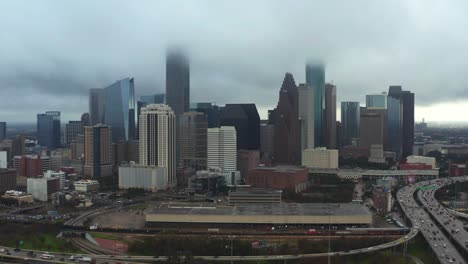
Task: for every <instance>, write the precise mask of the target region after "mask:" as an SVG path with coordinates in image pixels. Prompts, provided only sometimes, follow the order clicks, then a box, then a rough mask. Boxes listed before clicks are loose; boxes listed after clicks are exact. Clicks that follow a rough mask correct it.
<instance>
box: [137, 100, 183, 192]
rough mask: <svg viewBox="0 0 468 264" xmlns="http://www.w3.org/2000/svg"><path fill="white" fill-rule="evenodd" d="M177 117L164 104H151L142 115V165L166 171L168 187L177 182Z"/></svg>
mask: <svg viewBox="0 0 468 264" xmlns="http://www.w3.org/2000/svg"><path fill="white" fill-rule="evenodd" d="M175 130H176V117H175V114H174V111H172V109H171V108H170V107H169V106H168V105H164V104H149V105H147V106H145V107H143V108H142V109H141V113H140V140H139V148H140V164H141V165H144V166H157V167H163V168H165V169H166V177H167V184H168V187H175V186H176V185H177V180H176V141H175V136H176V131H175Z"/></svg>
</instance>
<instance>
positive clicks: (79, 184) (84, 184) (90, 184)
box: [73, 180, 99, 192]
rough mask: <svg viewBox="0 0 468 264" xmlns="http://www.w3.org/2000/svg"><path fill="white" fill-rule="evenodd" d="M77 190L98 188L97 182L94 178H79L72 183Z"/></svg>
mask: <svg viewBox="0 0 468 264" xmlns="http://www.w3.org/2000/svg"><path fill="white" fill-rule="evenodd" d="M73 186H74V187H75V191H77V192H92V191H97V190H99V182H98V181H95V180H80V181H76V182H75V183H73Z"/></svg>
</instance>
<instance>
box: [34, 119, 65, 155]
mask: <svg viewBox="0 0 468 264" xmlns="http://www.w3.org/2000/svg"><path fill="white" fill-rule="evenodd" d="M60 135H61V126H60V112H59V111H47V112H46V113H45V114H37V141H38V144H39V145H41V146H44V147H47V148H49V149H55V148H60V146H61V144H60V138H61V137H60Z"/></svg>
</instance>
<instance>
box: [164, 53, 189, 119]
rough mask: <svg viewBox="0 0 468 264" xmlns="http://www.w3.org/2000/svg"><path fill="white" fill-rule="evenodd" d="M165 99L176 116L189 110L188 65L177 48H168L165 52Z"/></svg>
mask: <svg viewBox="0 0 468 264" xmlns="http://www.w3.org/2000/svg"><path fill="white" fill-rule="evenodd" d="M166 101H167V105H169V106H170V107H171V108H172V110H173V111H174V114H175V115H176V116H179V115H181V114H183V113H184V112H187V111H189V106H190V65H189V60H188V58H187V57H186V56H185V54H183V53H182V52H181V51H179V50H169V51H168V53H167V54H166Z"/></svg>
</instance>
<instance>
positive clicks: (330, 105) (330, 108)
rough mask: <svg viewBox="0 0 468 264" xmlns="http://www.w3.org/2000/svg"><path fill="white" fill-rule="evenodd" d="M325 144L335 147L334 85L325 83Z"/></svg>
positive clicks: (328, 146)
mask: <svg viewBox="0 0 468 264" xmlns="http://www.w3.org/2000/svg"><path fill="white" fill-rule="evenodd" d="M324 134H325V143H326V144H325V145H326V147H327V148H329V149H336V86H335V85H333V84H331V83H327V84H325V133H324Z"/></svg>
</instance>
